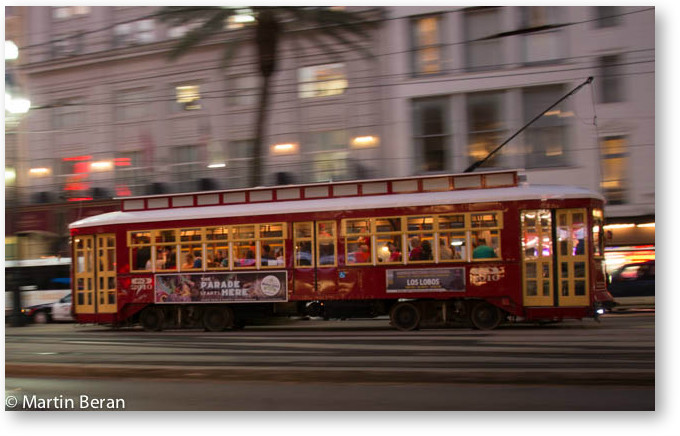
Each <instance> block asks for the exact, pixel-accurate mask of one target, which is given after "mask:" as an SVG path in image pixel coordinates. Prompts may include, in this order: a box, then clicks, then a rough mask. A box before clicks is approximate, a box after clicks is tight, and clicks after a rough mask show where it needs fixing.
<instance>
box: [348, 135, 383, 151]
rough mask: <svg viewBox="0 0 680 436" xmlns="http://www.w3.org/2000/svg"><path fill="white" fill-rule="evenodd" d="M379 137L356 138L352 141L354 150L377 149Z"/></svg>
mask: <svg viewBox="0 0 680 436" xmlns="http://www.w3.org/2000/svg"><path fill="white" fill-rule="evenodd" d="M378 142H379V140H378V137H377V136H357V137H356V138H354V139H352V147H354V148H368V147H375V146H376V145H378Z"/></svg>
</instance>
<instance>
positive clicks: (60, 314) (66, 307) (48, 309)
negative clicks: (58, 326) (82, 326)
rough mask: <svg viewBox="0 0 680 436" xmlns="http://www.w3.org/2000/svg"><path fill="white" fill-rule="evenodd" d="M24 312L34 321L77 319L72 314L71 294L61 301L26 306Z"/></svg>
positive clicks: (42, 322) (46, 321) (40, 322)
mask: <svg viewBox="0 0 680 436" xmlns="http://www.w3.org/2000/svg"><path fill="white" fill-rule="evenodd" d="M22 312H23V314H24V315H25V316H26V317H27V318H28V319H29V320H30V321H31V322H33V323H36V324H45V323H48V322H55V321H75V320H74V319H73V316H71V294H68V295H66V296H64V297H62V298H61V299H60V300H59V301H55V302H54V303H47V304H38V305H35V306H30V307H26V308H24V309H23V310H22Z"/></svg>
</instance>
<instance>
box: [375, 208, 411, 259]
mask: <svg viewBox="0 0 680 436" xmlns="http://www.w3.org/2000/svg"><path fill="white" fill-rule="evenodd" d="M402 222H403V220H402V218H401V217H392V218H376V219H375V234H376V250H377V258H378V262H380V263H385V264H389V263H395V264H399V263H403V260H402V259H403V256H402V252H403V246H404V244H403V242H402V241H403V237H402V233H401V232H402V229H403V225H402Z"/></svg>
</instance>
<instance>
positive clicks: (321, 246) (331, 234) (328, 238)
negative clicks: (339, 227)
mask: <svg viewBox="0 0 680 436" xmlns="http://www.w3.org/2000/svg"><path fill="white" fill-rule="evenodd" d="M316 226H317V231H316V243H317V244H318V249H317V256H318V259H317V265H319V266H320V267H324V266H335V265H337V257H336V255H337V253H336V251H335V226H336V223H335V221H321V222H318V223H317V224H316Z"/></svg>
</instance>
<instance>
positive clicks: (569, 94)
mask: <svg viewBox="0 0 680 436" xmlns="http://www.w3.org/2000/svg"><path fill="white" fill-rule="evenodd" d="M592 82H593V76H590V77H588V78H587V79H586V81H585V82H583V83H581V84H580V85H578V86H577V87H576V88H574V89H572V90H571V91H569V93H568V94H566V95H565V96H563V97H562V98H560V99H559V100H557V101H556V102H555V103H553V104H552V105H550V107H548V108H547V109H545V110H544V111H543V112H541V113H540V114H538V115H536V116H535V117H534V118H533V119H532V120H531V121H529V122H528V123H526V124H525V125H524V126H522V128H521V129H519V130H518V131H516V132H515V133H514V134H513V135H512V136H510V137H509V138H508V139H506V140H505V141H503V143H502V144H501V145H499V146H498V147H496V148H495V149H494V150H492V151H491V153H489V154H487V155H486V157H485V158H484V159H480V160H478V161H477V162H475V163H473V164H472V165H470V166H469V167H467V168H466V169H465V171H464V172H465V173H471V172H473V171H474V170H476V169H477V168H479V167H480V166H482V165H483V164H484V162H486V161H487V160H489V159H491V157H492V156H493V155H494V154H496V152H497V151H498V150H500V149H501V148H503V147H504V146H505V145H506V144H507V143H508V142H510V141H512V140H513V139H515V137H516V136H517V135H519V134H520V133H522V132H523V131H524V130H526V128H527V127H529V126H530V125H532V124H533V123H535V122H536V120H538V119H539V118H541V117H542V116H543V114H545V113H546V112H548V111H549V110H550V109H552V108H554V107H555V106H557V105H558V104H560V103H562V102H563V101H564V100H566V99H567V98H569V97H571V96H572V95H574V94H576V93H577V92H578V91H580V90H581V88H583V87H584V86H586V85H589V84H591V83H592Z"/></svg>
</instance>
